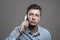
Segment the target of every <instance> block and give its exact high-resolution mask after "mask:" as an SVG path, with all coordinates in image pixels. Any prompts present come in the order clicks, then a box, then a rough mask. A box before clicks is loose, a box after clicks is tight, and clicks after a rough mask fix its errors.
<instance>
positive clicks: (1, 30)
mask: <svg viewBox="0 0 60 40" xmlns="http://www.w3.org/2000/svg"><path fill="white" fill-rule="evenodd" d="M34 3H36V4H38V5H40V6H41V7H42V17H41V22H39V24H40V25H41V26H43V27H44V28H46V29H48V30H49V31H50V32H51V35H52V40H60V31H59V30H60V0H0V40H4V39H5V38H6V37H7V36H8V35H9V34H10V32H11V31H12V30H13V29H14V28H15V27H16V26H18V25H20V24H21V22H22V21H23V19H24V16H25V13H26V8H27V7H28V6H29V5H30V4H34Z"/></svg>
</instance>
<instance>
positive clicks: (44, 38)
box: [5, 26, 51, 40]
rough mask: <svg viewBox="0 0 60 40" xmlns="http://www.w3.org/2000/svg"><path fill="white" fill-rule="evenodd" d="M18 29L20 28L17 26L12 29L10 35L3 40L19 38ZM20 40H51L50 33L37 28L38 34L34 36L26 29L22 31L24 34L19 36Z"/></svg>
mask: <svg viewBox="0 0 60 40" xmlns="http://www.w3.org/2000/svg"><path fill="white" fill-rule="evenodd" d="M19 28H20V26H17V27H15V28H14V30H13V31H12V32H11V34H10V35H9V36H8V37H7V38H6V39H5V40H16V39H17V38H18V36H19ZM19 39H20V40H51V35H50V32H49V31H48V30H47V29H45V28H42V27H40V26H38V32H37V33H36V34H34V35H32V33H31V32H30V30H29V29H28V28H26V29H25V30H24V32H23V33H22V34H21V35H20V36H19Z"/></svg>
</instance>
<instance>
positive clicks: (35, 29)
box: [28, 25, 38, 34]
mask: <svg viewBox="0 0 60 40" xmlns="http://www.w3.org/2000/svg"><path fill="white" fill-rule="evenodd" d="M28 28H29V30H30V31H31V33H32V34H34V33H36V32H38V27H37V25H34V26H33V25H29V27H28Z"/></svg>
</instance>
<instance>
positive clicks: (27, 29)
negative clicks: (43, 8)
mask: <svg viewBox="0 0 60 40" xmlns="http://www.w3.org/2000/svg"><path fill="white" fill-rule="evenodd" d="M37 27H38V34H39V35H40V26H39V25H38V26H37ZM24 32H25V33H29V34H31V31H30V30H29V28H26V29H25V31H24Z"/></svg>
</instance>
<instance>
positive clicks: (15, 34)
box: [5, 27, 19, 40]
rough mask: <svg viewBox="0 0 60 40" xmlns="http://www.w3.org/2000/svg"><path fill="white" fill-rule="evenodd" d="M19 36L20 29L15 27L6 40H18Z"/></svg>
mask: <svg viewBox="0 0 60 40" xmlns="http://www.w3.org/2000/svg"><path fill="white" fill-rule="evenodd" d="M18 36H19V27H15V28H14V30H13V31H12V32H11V33H10V35H9V36H8V37H7V38H6V39H5V40H16V39H17V37H18Z"/></svg>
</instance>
